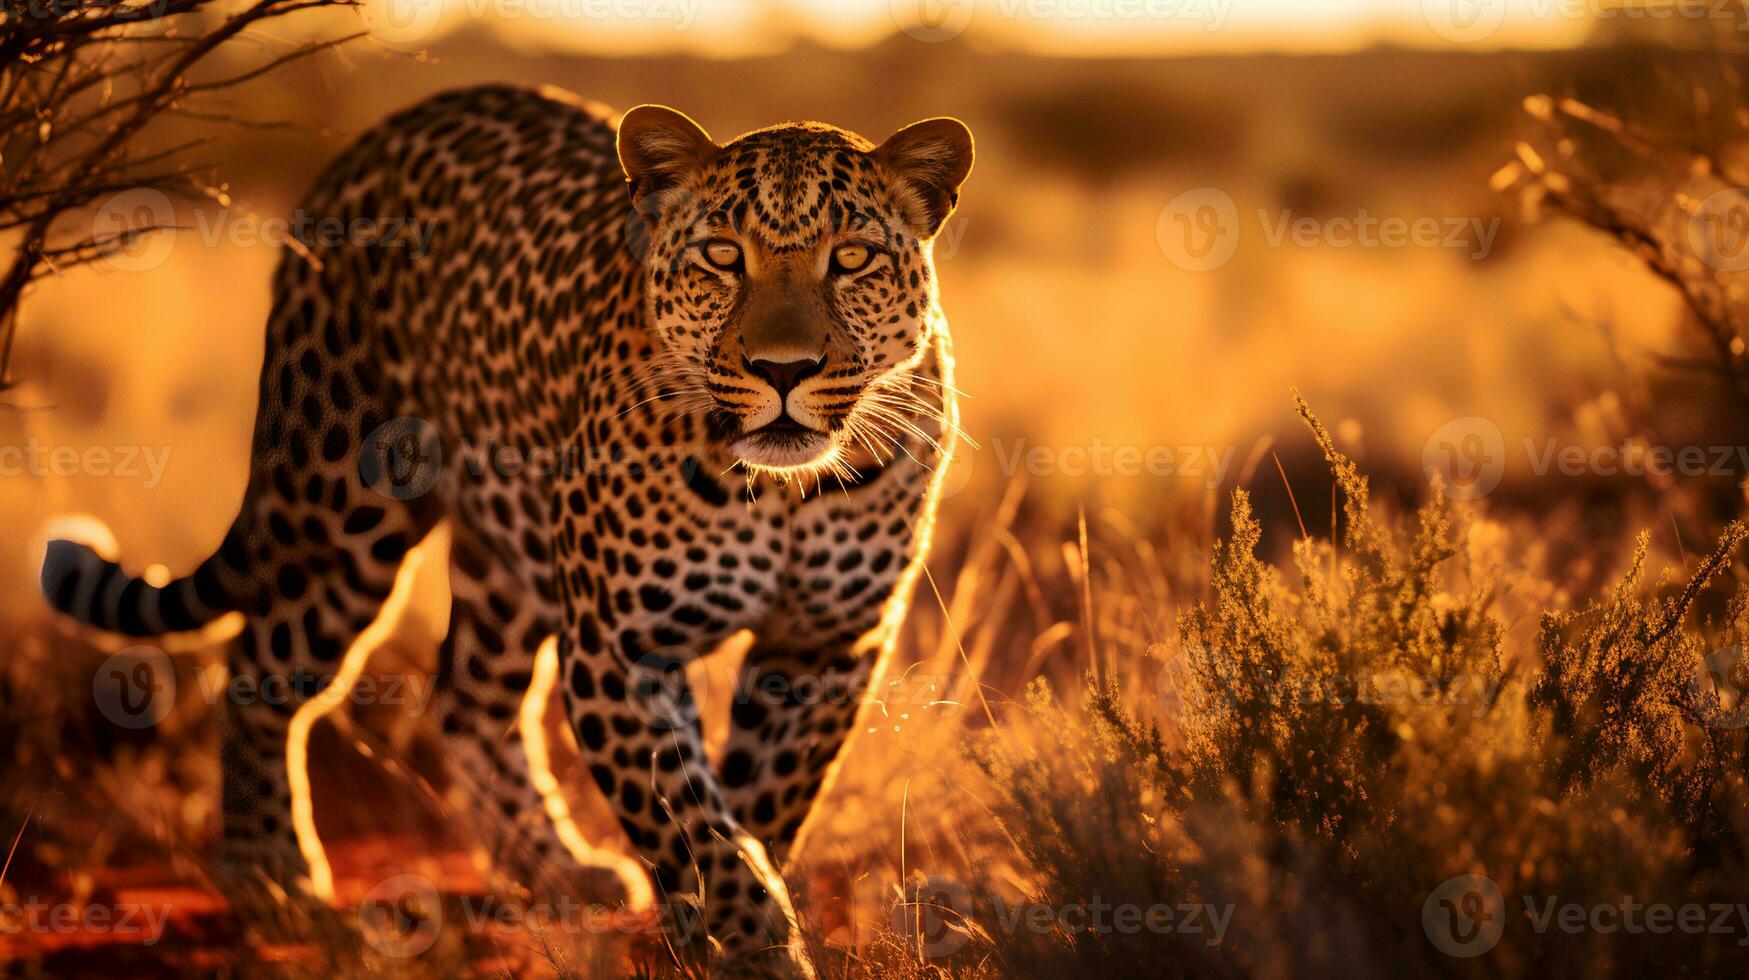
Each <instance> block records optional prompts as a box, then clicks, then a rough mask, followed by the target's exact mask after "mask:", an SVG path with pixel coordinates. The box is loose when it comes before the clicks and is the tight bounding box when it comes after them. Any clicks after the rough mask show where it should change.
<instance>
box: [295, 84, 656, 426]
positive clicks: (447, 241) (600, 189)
mask: <svg viewBox="0 0 1749 980" xmlns="http://www.w3.org/2000/svg"><path fill="white" fill-rule="evenodd" d="M294 221H296V222H299V224H294V226H293V230H294V232H297V231H299V230H300V229H301V233H300V234H299V235H298V237H299V239H300V240H301V241H302V242H303V247H302V248H300V249H293V250H288V252H287V253H286V255H285V256H284V257H283V259H282V260H281V265H280V269H279V272H278V274H277V276H276V278H275V289H274V291H275V311H274V316H273V317H272V318H271V319H270V322H269V325H268V339H267V343H268V348H269V350H268V357H267V361H268V362H269V363H270V364H271V362H273V361H274V360H275V357H274V355H275V353H276V348H278V349H279V352H280V353H281V354H282V359H283V352H284V350H285V349H287V348H298V347H306V348H308V349H309V350H311V351H313V352H314V353H315V354H316V355H317V356H325V357H338V358H346V357H348V356H349V354H351V355H354V356H358V357H360V358H369V359H370V360H372V361H373V362H374V364H375V365H376V366H378V367H380V368H381V375H382V376H381V377H380V379H379V378H374V377H367V378H364V379H361V380H364V381H379V382H380V383H381V385H382V386H383V391H384V394H385V399H384V400H385V402H386V407H389V408H390V409H392V411H393V412H394V413H395V414H397V415H417V416H418V417H420V418H425V419H430V420H431V421H433V422H434V423H436V424H437V425H439V426H440V427H441V428H443V429H446V430H450V431H451V432H453V433H454V434H456V435H457V437H461V436H463V435H465V434H466V433H467V432H472V433H473V434H474V435H475V436H478V435H479V434H480V432H479V430H480V429H481V428H482V427H494V428H500V429H501V428H503V426H502V425H501V423H510V425H509V428H511V429H515V430H530V431H498V432H496V433H495V435H497V436H499V437H503V438H512V439H517V440H519V441H520V440H521V439H523V438H526V437H528V436H530V435H533V434H535V433H534V432H533V431H532V430H540V432H539V434H540V435H547V434H550V432H549V431H548V430H551V431H557V430H556V429H555V428H554V425H555V424H556V423H557V422H559V421H560V418H559V417H560V416H563V417H565V418H566V419H567V420H574V419H575V417H576V411H577V395H578V391H577V385H576V378H577V376H578V374H579V371H578V367H579V365H580V364H581V363H582V362H583V361H585V360H586V359H588V358H589V357H591V356H592V355H593V354H594V353H595V352H596V350H597V349H598V348H599V347H600V346H601V345H602V344H603V342H604V337H603V331H600V330H597V329H595V328H597V327H600V326H603V325H605V326H608V327H612V326H615V325H618V326H627V325H630V323H631V322H632V321H633V320H635V319H636V317H637V316H638V314H639V302H640V300H639V296H640V292H639V278H638V276H637V275H636V272H637V262H636V259H635V255H634V251H635V247H636V245H637V241H636V231H637V230H638V229H639V227H640V226H639V225H638V224H637V218H636V215H635V214H633V213H632V212H631V211H630V209H629V208H628V207H627V205H626V195H625V185H624V175H623V173H622V172H621V170H620V166H619V163H618V160H617V158H616V156H615V152H614V128H613V122H612V118H611V114H610V112H609V110H607V109H606V108H605V107H602V106H599V105H595V104H591V103H586V102H583V101H581V100H577V99H575V98H574V97H571V96H569V95H567V94H565V93H560V92H557V91H556V90H545V89H543V90H538V91H537V90H532V89H528V88H523V87H516V86H486V87H479V88H470V89H462V90H458V91H453V92H446V93H444V94H442V95H439V96H437V97H435V98H432V99H430V100H427V101H425V102H422V103H420V104H418V105H416V106H414V107H412V108H410V109H408V110H406V111H404V112H402V113H400V114H398V115H396V116H394V117H392V118H390V119H389V120H387V121H386V122H384V123H383V124H382V125H380V126H377V127H375V128H373V129H372V130H371V131H370V132H368V133H367V134H365V135H364V136H363V137H361V138H360V139H359V140H358V141H357V142H356V143H354V144H353V145H352V146H351V147H350V148H348V149H347V150H346V151H345V152H344V153H342V154H341V156H340V157H339V158H337V159H336V160H335V161H334V162H333V163H332V164H331V165H330V166H329V167H328V168H327V170H326V171H325V172H324V173H323V175H322V176H321V177H320V178H319V180H318V181H317V183H316V184H315V186H314V188H313V189H312V191H311V192H310V194H309V195H308V196H307V197H306V198H305V200H304V202H303V204H302V205H301V206H300V208H299V210H298V212H297V214H296V217H295V218H294ZM324 304H340V305H345V306H348V307H349V313H348V315H347V317H346V319H348V320H350V321H352V327H353V332H354V333H356V335H357V339H358V341H359V343H358V344H356V345H348V344H346V343H345V340H346V339H347V338H345V337H342V338H338V340H339V341H340V342H338V343H328V342H327V341H328V340H329V339H330V338H318V337H307V336H301V335H300V331H301V330H304V329H307V327H308V324H310V323H312V322H317V321H319V320H320V319H321V318H320V317H311V316H309V315H307V313H308V308H309V307H310V306H312V305H324ZM349 346H350V347H352V348H353V349H352V350H350V351H349V350H348V347H349ZM296 356H298V357H301V356H302V354H301V353H299V354H297V355H296ZM276 380H277V378H276V377H275V376H274V375H273V372H266V373H264V376H263V391H262V395H263V398H264V399H265V398H269V397H271V396H272V395H273V394H274V392H272V391H271V390H270V389H271V388H272V386H273V384H274V383H275V382H276ZM536 405H549V406H552V407H553V408H554V409H555V410H554V411H548V412H537V413H535V416H536V417H532V418H531V417H530V415H529V413H528V411H527V409H528V408H529V407H530V406H536ZM447 434H450V432H446V435H447Z"/></svg>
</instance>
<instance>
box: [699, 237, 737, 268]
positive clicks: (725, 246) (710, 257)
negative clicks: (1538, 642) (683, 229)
mask: <svg viewBox="0 0 1749 980" xmlns="http://www.w3.org/2000/svg"><path fill="white" fill-rule="evenodd" d="M704 260H705V261H706V262H709V263H710V264H711V265H713V266H716V267H717V268H719V269H721V270H723V271H724V272H740V271H741V246H739V245H736V244H735V243H734V242H724V241H715V242H706V243H705V246H704Z"/></svg>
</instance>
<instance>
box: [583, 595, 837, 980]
mask: <svg viewBox="0 0 1749 980" xmlns="http://www.w3.org/2000/svg"><path fill="white" fill-rule="evenodd" d="M566 605H567V612H568V616H569V623H568V628H567V630H566V631H565V633H564V634H563V636H562V642H561V644H560V656H561V661H560V662H561V670H562V674H561V676H562V678H563V680H564V685H565V698H566V704H567V707H568V711H569V715H570V721H571V725H572V728H573V730H574V731H575V732H576V735H577V744H578V746H579V747H580V748H581V750H582V753H583V757H584V761H585V762H586V763H587V765H588V766H589V772H590V774H591V775H592V776H593V777H594V779H595V782H596V784H597V785H598V786H599V787H600V788H601V791H602V793H603V794H604V795H605V796H606V797H607V799H608V800H609V802H611V803H612V805H613V808H614V811H615V813H616V815H617V816H618V818H619V821H620V824H621V826H622V827H624V828H625V832H626V834H627V836H628V837H629V838H630V839H631V841H632V843H633V845H634V846H635V847H636V848H637V850H638V852H639V853H640V854H641V855H642V856H643V858H644V859H645V861H647V862H648V864H649V865H650V868H651V870H652V872H653V874H654V875H655V878H656V881H657V885H658V886H659V891H660V892H661V893H662V911H663V913H664V922H665V925H666V927H667V928H669V929H670V938H671V939H672V940H673V942H674V944H675V946H676V947H684V946H687V945H688V944H690V943H694V942H699V941H702V940H703V938H704V937H703V936H701V935H698V934H696V925H697V923H698V918H697V915H696V913H694V912H693V911H692V910H693V909H694V908H696V907H697V905H696V904H695V902H696V903H697V904H701V905H702V911H703V925H704V928H705V931H706V932H708V935H709V936H710V938H711V939H714V940H715V941H716V943H717V944H718V945H719V946H720V949H721V953H722V959H723V963H722V964H720V965H719V969H722V970H725V971H727V972H733V970H734V968H735V967H736V966H740V965H745V966H747V967H749V968H751V969H754V970H755V971H757V972H759V973H761V974H763V975H787V976H806V977H812V976H813V970H812V967H811V965H810V964H809V962H808V959H807V957H806V954H805V953H804V952H803V951H802V949H801V943H800V937H799V934H798V929H797V925H796V919H795V912H794V910H793V909H792V907H791V905H790V901H789V896H788V893H787V892H786V890H785V889H784V885H783V880H782V878H781V877H779V875H778V873H777V871H776V870H775V869H774V868H773V866H772V864H771V862H770V860H769V859H768V858H767V856H766V852H765V849H764V847H762V846H761V845H760V843H759V842H758V841H757V840H756V839H755V838H754V837H753V836H752V835H750V834H748V833H747V831H745V830H744V829H742V827H741V825H740V824H739V823H738V822H737V821H736V819H735V816H734V813H733V811H732V809H731V808H730V806H729V805H728V803H727V802H726V801H725V799H724V796H723V791H722V787H721V785H720V783H719V782H718V779H717V776H716V773H715V772H713V771H712V769H711V766H710V762H709V760H708V759H707V758H706V756H705V752H704V747H703V744H702V742H701V740H700V736H699V729H698V723H697V715H696V713H695V712H694V711H693V710H692V695H691V691H690V689H689V688H688V687H687V686H686V679H685V674H684V672H683V671H682V670H681V669H679V665H667V664H661V663H657V662H656V661H655V660H653V659H652V656H651V655H649V654H645V653H641V652H639V651H636V650H628V649H626V646H625V644H624V643H623V642H621V641H620V640H618V639H615V638H612V637H608V636H606V635H604V632H603V630H602V629H601V625H600V624H599V623H598V621H597V619H596V616H595V613H594V612H592V611H591V610H590V609H588V608H587V607H584V606H583V605H582V604H581V603H579V602H576V601H574V600H573V601H568V602H567V604H566Z"/></svg>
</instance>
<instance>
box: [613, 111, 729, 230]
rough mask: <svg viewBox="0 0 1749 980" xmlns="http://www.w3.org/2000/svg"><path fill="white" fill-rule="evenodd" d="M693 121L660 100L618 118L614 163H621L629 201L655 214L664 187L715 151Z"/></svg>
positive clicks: (687, 174)
mask: <svg viewBox="0 0 1749 980" xmlns="http://www.w3.org/2000/svg"><path fill="white" fill-rule="evenodd" d="M717 149H718V147H717V144H715V143H713V142H711V137H710V134H709V133H706V132H705V131H704V129H703V128H702V127H700V126H699V124H698V123H695V122H693V121H692V119H690V118H689V117H688V116H687V115H686V113H684V112H681V111H679V110H677V109H670V108H668V107H667V106H663V105H641V106H638V107H637V108H635V109H632V110H630V111H628V112H627V113H626V114H625V115H624V116H623V117H621V119H620V121H619V165H620V166H621V167H623V168H624V169H625V172H626V183H627V185H628V186H629V188H630V190H631V195H632V205H633V206H634V207H636V208H637V209H638V210H639V211H640V212H643V213H644V214H645V216H646V217H654V215H655V214H656V213H659V212H660V211H661V210H662V209H663V208H664V207H665V206H666V205H667V203H668V202H667V201H666V199H665V195H666V193H667V192H668V191H671V190H673V189H674V188H676V187H678V186H680V185H681V184H683V183H685V181H686V178H688V177H690V176H691V175H693V174H694V173H697V172H698V170H699V169H700V168H701V167H703V166H704V165H705V164H706V163H707V162H709V161H710V158H711V157H712V156H713V155H715V154H716V152H717Z"/></svg>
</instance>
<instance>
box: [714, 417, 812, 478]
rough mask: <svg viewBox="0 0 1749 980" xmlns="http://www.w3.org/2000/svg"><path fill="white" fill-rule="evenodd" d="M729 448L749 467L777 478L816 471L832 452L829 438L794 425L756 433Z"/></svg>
mask: <svg viewBox="0 0 1749 980" xmlns="http://www.w3.org/2000/svg"><path fill="white" fill-rule="evenodd" d="M784 421H785V422H788V419H785V420H784ZM731 448H732V450H733V451H734V453H735V455H736V456H737V457H739V458H740V460H741V461H742V462H743V463H745V464H746V465H747V466H748V467H750V468H752V469H755V470H764V471H767V472H772V473H777V474H780V475H781V474H784V473H792V472H800V471H804V470H809V469H813V468H816V467H818V466H820V465H821V464H822V463H824V462H826V460H827V459H828V458H830V457H831V455H832V453H833V452H834V449H835V447H834V443H833V441H832V437H831V436H830V435H828V434H826V433H824V432H821V431H819V430H818V429H809V428H806V427H804V426H801V425H798V424H796V423H794V422H788V424H774V425H768V426H765V427H764V428H762V429H755V430H753V431H752V432H749V433H747V434H746V435H744V436H742V437H741V438H739V439H737V440H735V443H734V445H733V446H732V447H731Z"/></svg>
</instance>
